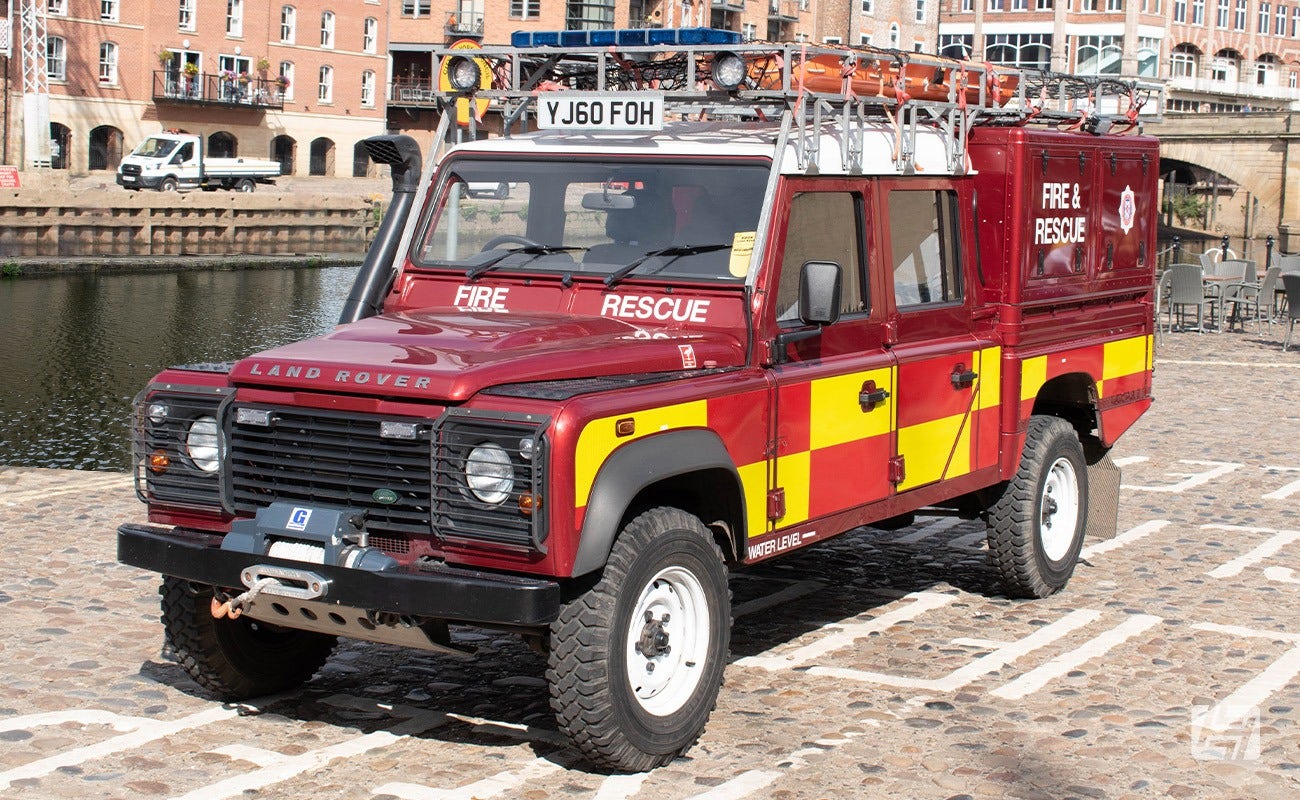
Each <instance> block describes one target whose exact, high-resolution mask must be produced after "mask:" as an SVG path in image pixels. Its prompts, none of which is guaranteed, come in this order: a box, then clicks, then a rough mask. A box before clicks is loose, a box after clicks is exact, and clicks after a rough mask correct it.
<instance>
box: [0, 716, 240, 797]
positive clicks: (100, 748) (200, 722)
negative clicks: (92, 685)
mask: <svg viewBox="0 0 1300 800" xmlns="http://www.w3.org/2000/svg"><path fill="white" fill-rule="evenodd" d="M239 711H240V709H238V708H235V707H229V708H227V707H217V708H209V709H207V710H206V711H200V712H199V713H197V714H190V715H189V716H188V717H181V718H180V719H176V720H171V721H169V722H162V721H157V720H146V721H145V722H143V723H142V724H141V725H140V726H139V727H138V728H137V729H136V730H134V731H132V732H131V733H124V734H122V735H121V736H114V737H113V738H111V739H106V740H104V741H102V742H99V743H97V744H92V745H87V746H85V747H76V748H73V749H71V750H65V751H64V752H62V753H56V754H55V755H52V756H49V757H47V758H42V759H40V760H38V761H33V762H31V763H28V764H23V765H22V766H21V767H14V768H13V769H10V770H6V771H4V772H0V789H5V788H8V786H9V785H10V784H11V783H13V782H14V781H17V780H22V779H23V778H39V777H42V776H44V775H48V774H50V773H51V772H53V771H55V770H56V769H58V768H59V767H74V766H77V765H78V764H82V763H84V762H86V761H90V760H91V759H94V758H103V757H104V756H110V755H113V754H114V753H121V752H122V751H124V750H133V749H135V748H137V747H140V746H141V745H145V744H148V743H150V742H154V741H157V740H158V739H162V738H165V737H167V736H171V735H173V734H176V733H180V732H181V731H186V730H190V729H191V728H201V727H203V726H204V725H211V724H212V723H214V722H220V721H221V720H225V719H230V718H232V717H237V716H239Z"/></svg>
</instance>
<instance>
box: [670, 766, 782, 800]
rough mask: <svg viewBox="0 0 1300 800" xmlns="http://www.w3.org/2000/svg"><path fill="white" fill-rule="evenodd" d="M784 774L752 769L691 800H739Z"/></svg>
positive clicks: (692, 797) (694, 796) (693, 796)
mask: <svg viewBox="0 0 1300 800" xmlns="http://www.w3.org/2000/svg"><path fill="white" fill-rule="evenodd" d="M784 774H785V773H784V772H777V771H775V770H758V769H751V770H750V771H749V772H742V773H741V774H739V775H737V776H736V777H734V778H732V779H731V780H729V781H727V782H726V783H720V784H718V785H717V786H714V787H713V788H712V789H710V790H708V791H707V792H702V793H700V794H696V795H691V796H690V798H689V800H739V799H740V798H742V797H748V796H749V795H751V794H753V793H754V792H757V791H758V790H759V789H764V788H766V787H767V786H769V785H771V784H772V783H775V782H776V779H777V778H779V777H781V776H782V775H784Z"/></svg>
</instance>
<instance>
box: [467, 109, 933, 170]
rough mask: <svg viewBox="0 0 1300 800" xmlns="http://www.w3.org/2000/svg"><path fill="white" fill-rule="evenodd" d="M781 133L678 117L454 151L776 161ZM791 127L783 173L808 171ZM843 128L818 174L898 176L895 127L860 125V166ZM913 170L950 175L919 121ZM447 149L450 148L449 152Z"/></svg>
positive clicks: (825, 132)
mask: <svg viewBox="0 0 1300 800" xmlns="http://www.w3.org/2000/svg"><path fill="white" fill-rule="evenodd" d="M779 135H780V124H779V123H778V122H721V121H715V122H678V123H671V124H669V125H667V126H666V127H665V128H664V129H663V130H662V131H654V132H650V133H644V132H639V133H625V132H613V131H611V132H600V131H595V132H592V131H582V132H574V133H565V132H562V131H539V132H536V133H526V134H515V135H512V136H509V137H495V138H491V139H480V140H478V141H474V142H466V143H464V144H460V145H457V146H456V147H455V148H453V149H452V151H451V152H453V153H467V152H485V153H519V154H524V155H535V154H542V153H556V154H562V153H570V154H577V153H581V154H584V155H591V154H608V155H630V156H654V155H661V156H715V157H717V156H730V157H737V156H739V157H754V158H764V159H770V160H775V154H776V142H777V138H778V136H779ZM796 136H797V133H795V132H794V131H793V130H792V132H791V135H790V140H789V141H787V143H786V147H785V153H784V156H783V158H782V159H781V166H780V169H781V172H783V173H786V174H796V175H797V174H802V173H804V172H807V171H808V170H807V169H805V165H802V164H800V162H799V154H798V150H797V148H796V147H795V144H794V140H795V138H796ZM843 141H844V131H843V129H842V127H841V126H840V125H839V124H837V123H835V122H827V123H823V125H822V134H821V153H820V155H819V157H818V165H817V169H816V172H817V173H818V174H820V175H847V174H858V175H896V174H898V168H897V167H896V165H895V158H894V155H895V149H896V148H897V147H898V146H899V142H898V139H897V137H896V135H895V131H894V126H893V125H890V124H889V123H887V122H884V121H867V122H866V123H865V124H864V125H863V133H862V147H861V169H860V170H851V169H849V168H848V167H846V165H845V163H844V160H843V158H842V155H843V147H842V143H843ZM915 147H916V170H917V172H918V173H920V174H924V175H947V174H951V173H952V170H951V169H950V168H949V165H948V159H947V155H946V153H947V148H946V146H945V140H944V134H943V133H942V132H940V131H938V130H936V129H934V128H929V127H923V126H918V129H917V133H916V138H915ZM449 154H450V153H449Z"/></svg>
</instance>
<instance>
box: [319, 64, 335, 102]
mask: <svg viewBox="0 0 1300 800" xmlns="http://www.w3.org/2000/svg"><path fill="white" fill-rule="evenodd" d="M316 99H317V100H319V101H321V102H322V103H332V102H334V68H333V67H331V66H329V65H328V64H326V65H324V66H322V67H321V68H320V82H319V84H318V85H317V87H316Z"/></svg>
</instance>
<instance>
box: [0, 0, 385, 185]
mask: <svg viewBox="0 0 1300 800" xmlns="http://www.w3.org/2000/svg"><path fill="white" fill-rule="evenodd" d="M387 10H388V9H387V6H386V5H385V4H382V3H380V2H379V0H226V2H223V3H217V2H211V0H204V2H200V0H160V1H159V2H155V3H138V2H126V0H45V11H46V53H45V55H46V64H45V74H46V76H47V78H48V87H49V119H50V138H51V152H50V161H51V166H53V167H55V168H63V169H69V170H71V171H73V172H76V173H83V172H86V171H87V170H112V169H115V168H116V166H117V162H118V161H119V160H120V158H121V156H122V154H123V151H124V150H129V149H130V148H131V147H133V146H135V144H136V143H138V142H140V141H141V140H142V139H143V138H144V137H145V136H147V135H148V134H149V133H151V132H154V131H157V130H160V129H173V128H174V129H178V130H184V131H187V132H189V133H196V134H200V135H202V136H203V137H205V140H206V142H207V144H208V149H209V152H211V153H212V154H214V155H242V156H251V157H258V158H268V157H270V158H275V159H278V160H280V161H281V163H282V165H283V166H282V169H283V170H284V171H285V172H286V173H288V174H309V173H310V174H317V175H347V174H353V172H354V170H359V171H364V170H365V169H366V167H367V164H366V162H365V160H364V156H358V155H357V154H356V153H355V152H354V148H355V145H356V143H357V142H358V141H360V140H361V139H364V138H365V137H367V136H372V135H374V134H376V133H382V132H383V130H384V96H383V91H384V81H385V76H386V74H387V49H386V45H387V26H388V14H387ZM13 34H14V40H15V48H14V51H15V52H14V57H13V58H10V59H9V63H8V64H7V67H8V71H7V86H8V88H9V92H10V98H9V104H8V107H9V110H10V112H11V116H12V117H13V119H11V120H6V122H7V124H6V135H7V139H8V140H7V142H6V153H7V154H8V155H9V161H10V163H18V162H19V161H20V159H19V157H18V155H17V154H21V153H22V152H23V149H22V142H21V138H22V130H23V125H22V124H21V121H20V120H19V119H18V116H19V115H20V114H21V113H22V108H23V104H22V100H21V92H22V89H23V78H22V66H21V61H22V56H21V53H20V52H18V51H19V47H18V41H19V40H20V36H19V34H18V31H17V30H15V31H13ZM281 76H283V79H281Z"/></svg>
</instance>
